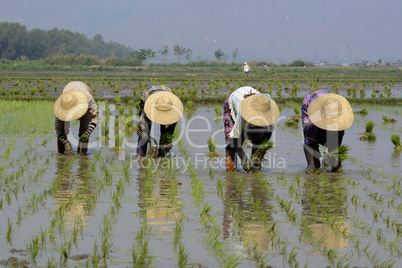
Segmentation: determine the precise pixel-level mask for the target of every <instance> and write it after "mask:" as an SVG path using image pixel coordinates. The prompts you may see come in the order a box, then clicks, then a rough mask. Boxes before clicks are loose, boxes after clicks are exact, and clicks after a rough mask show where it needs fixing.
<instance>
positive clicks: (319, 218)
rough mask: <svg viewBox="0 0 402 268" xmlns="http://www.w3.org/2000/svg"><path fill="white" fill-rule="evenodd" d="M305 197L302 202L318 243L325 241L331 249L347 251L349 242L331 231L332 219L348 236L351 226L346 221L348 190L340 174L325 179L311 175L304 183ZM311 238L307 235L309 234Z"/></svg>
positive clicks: (327, 175) (306, 219)
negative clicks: (345, 209)
mask: <svg viewBox="0 0 402 268" xmlns="http://www.w3.org/2000/svg"><path fill="white" fill-rule="evenodd" d="M304 188H305V189H304V197H303V200H302V206H303V220H304V222H306V223H307V224H308V226H309V227H310V228H309V229H310V230H311V231H312V234H311V235H312V237H313V238H314V239H315V240H319V239H321V238H325V240H324V242H323V243H322V245H323V246H325V247H327V248H339V249H341V248H346V247H348V242H347V240H346V239H344V238H343V237H341V236H340V235H337V234H336V233H335V231H334V230H333V229H332V228H331V226H330V224H331V222H332V220H336V225H334V227H336V226H339V227H340V230H341V231H343V230H345V228H346V231H345V232H346V233H347V234H348V233H349V230H350V227H349V226H348V224H347V223H346V222H345V221H344V220H343V219H344V218H345V215H344V206H346V205H347V200H346V196H347V191H346V189H345V186H344V185H343V183H342V178H341V176H340V175H339V174H324V175H321V176H319V177H318V176H315V175H311V176H307V177H306V180H305V183H304ZM305 235H307V234H305Z"/></svg>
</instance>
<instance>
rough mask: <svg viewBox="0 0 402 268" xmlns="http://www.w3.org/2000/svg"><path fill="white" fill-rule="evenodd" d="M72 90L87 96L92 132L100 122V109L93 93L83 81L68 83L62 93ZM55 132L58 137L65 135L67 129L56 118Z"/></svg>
mask: <svg viewBox="0 0 402 268" xmlns="http://www.w3.org/2000/svg"><path fill="white" fill-rule="evenodd" d="M70 90H79V91H81V92H83V93H84V94H85V96H86V97H87V98H88V111H89V113H90V114H91V123H90V126H89V128H90V130H91V131H90V132H92V130H93V129H94V128H95V127H96V125H97V124H98V121H99V112H98V107H97V105H96V102H95V100H94V98H93V96H92V91H91V89H90V88H89V87H88V86H87V84H85V83H84V82H81V81H73V82H70V83H68V84H67V85H66V86H65V87H64V89H63V92H62V93H65V92H68V91H70ZM54 131H55V133H56V136H58V137H59V136H60V135H65V129H64V122H63V121H61V120H60V119H58V118H57V117H56V121H55V125H54Z"/></svg>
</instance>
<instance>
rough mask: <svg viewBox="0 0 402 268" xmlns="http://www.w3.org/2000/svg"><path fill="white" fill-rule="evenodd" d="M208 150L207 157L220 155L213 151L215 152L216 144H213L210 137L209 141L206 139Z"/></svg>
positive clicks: (213, 141)
mask: <svg viewBox="0 0 402 268" xmlns="http://www.w3.org/2000/svg"><path fill="white" fill-rule="evenodd" d="M208 149H209V153H208V154H207V156H208V157H217V156H220V154H219V153H217V152H216V151H215V150H216V143H215V140H214V139H213V138H212V137H209V139H208Z"/></svg>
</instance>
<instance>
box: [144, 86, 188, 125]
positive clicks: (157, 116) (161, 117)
mask: <svg viewBox="0 0 402 268" xmlns="http://www.w3.org/2000/svg"><path fill="white" fill-rule="evenodd" d="M144 111H145V114H146V115H147V117H148V118H149V119H150V120H151V121H152V122H155V123H157V124H161V125H170V124H173V123H176V122H177V121H179V120H180V118H181V117H182V116H183V104H182V102H181V101H180V99H179V98H178V97H177V96H176V95H175V94H173V93H171V92H168V91H160V92H156V93H154V94H152V95H151V96H149V97H148V99H147V100H146V101H145V105H144Z"/></svg>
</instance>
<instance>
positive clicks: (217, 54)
mask: <svg viewBox="0 0 402 268" xmlns="http://www.w3.org/2000/svg"><path fill="white" fill-rule="evenodd" d="M215 58H216V60H217V61H218V62H222V61H223V60H224V59H225V58H226V56H225V54H224V53H223V51H221V50H220V49H218V50H216V51H215Z"/></svg>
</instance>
